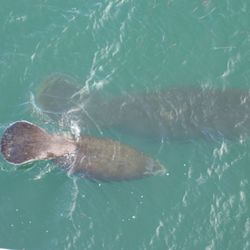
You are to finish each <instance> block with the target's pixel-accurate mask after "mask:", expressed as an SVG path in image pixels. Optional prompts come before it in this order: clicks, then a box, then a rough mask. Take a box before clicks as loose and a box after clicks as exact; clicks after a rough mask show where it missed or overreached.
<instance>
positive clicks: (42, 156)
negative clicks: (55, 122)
mask: <svg viewBox="0 0 250 250" xmlns="http://www.w3.org/2000/svg"><path fill="white" fill-rule="evenodd" d="M74 149H75V146H74V143H73V141H71V140H70V139H69V138H66V137H63V136H58V135H51V134H49V133H47V132H46V131H45V130H43V129H41V128H39V127H38V126H36V125H34V124H32V123H29V122H27V121H18V122H15V123H13V124H11V125H10V126H9V127H8V128H7V129H6V130H5V131H4V134H3V136H2V139H1V153H2V154H3V156H4V158H5V159H6V160H7V161H8V162H10V163H12V164H16V165H20V164H25V163H29V162H32V161H36V160H46V159H53V158H56V157H59V156H62V155H65V154H67V153H71V152H73V151H74Z"/></svg>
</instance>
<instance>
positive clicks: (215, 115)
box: [36, 75, 250, 141]
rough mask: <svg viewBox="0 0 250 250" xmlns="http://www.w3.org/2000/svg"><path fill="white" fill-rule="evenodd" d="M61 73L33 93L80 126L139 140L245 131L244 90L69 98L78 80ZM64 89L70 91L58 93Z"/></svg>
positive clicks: (249, 96) (248, 100)
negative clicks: (44, 88)
mask: <svg viewBox="0 0 250 250" xmlns="http://www.w3.org/2000/svg"><path fill="white" fill-rule="evenodd" d="M64 77H66V76H63V75H62V77H60V79H58V80H57V81H56V82H57V84H56V85H55V83H54V81H51V80H50V79H49V80H48V81H47V82H46V83H47V85H51V86H54V89H55V90H56V91H55V93H54V94H53V95H49V96H48V95H47V92H48V91H40V92H39V93H38V94H37V96H36V102H37V105H38V106H40V107H41V109H42V110H52V112H55V111H56V110H55V107H57V106H61V107H62V110H63V112H64V113H65V114H67V117H68V118H69V119H76V120H79V121H80V126H82V127H87V128H88V129H91V128H94V127H96V126H98V127H99V128H101V129H102V128H112V129H116V130H117V131H119V132H121V133H127V134H129V135H135V136H137V137H142V138H144V139H145V138H150V139H157V140H158V139H161V140H162V139H164V140H170V141H171V140H192V139H195V138H198V137H199V138H200V137H202V138H206V139H207V138H209V139H213V140H214V139H215V140H218V139H219V140H221V139H224V138H226V139H234V138H239V137H241V136H246V135H249V132H250V131H249V130H250V117H249V114H250V93H249V90H247V89H237V88H211V87H202V86H189V87H183V86H178V87H172V88H171V87H169V88H165V89H161V90H157V91H154V90H153V91H151V92H143V91H142V92H133V93H123V94H120V95H112V94H107V93H105V92H104V91H103V90H100V91H94V92H93V93H90V94H89V95H88V96H85V97H84V98H79V97H78V99H74V97H75V95H74V94H75V93H78V91H79V85H77V84H75V81H74V80H72V81H71V80H66V79H67V77H66V78H65V79H64ZM68 85H69V86H68ZM68 88H70V89H71V92H70V91H69V93H71V96H65V95H63V96H62V93H64V90H67V89H68ZM72 100H74V101H72ZM50 103H54V105H50ZM66 103H67V105H65V104H66ZM61 104H62V105H61ZM72 110H73V111H74V112H71V111H72Z"/></svg>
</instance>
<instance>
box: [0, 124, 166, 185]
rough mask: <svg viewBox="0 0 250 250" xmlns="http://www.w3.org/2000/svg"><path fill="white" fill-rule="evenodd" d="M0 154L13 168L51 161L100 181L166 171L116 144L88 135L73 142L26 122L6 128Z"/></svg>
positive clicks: (123, 145) (68, 138)
mask: <svg viewBox="0 0 250 250" xmlns="http://www.w3.org/2000/svg"><path fill="white" fill-rule="evenodd" d="M1 153H2V155H3V157H4V158H5V160H6V161H8V162H9V163H12V164H15V165H22V164H26V163H30V162H34V161H38V160H49V159H51V160H54V161H55V162H56V163H57V164H58V165H59V166H61V167H62V168H63V169H66V170H68V171H70V172H71V173H76V174H80V175H82V174H83V175H84V176H86V177H88V178H91V179H97V180H103V181H121V180H130V179H136V178H140V177H143V176H148V175H155V174H160V173H161V174H162V173H164V172H165V168H164V167H163V166H162V165H161V164H160V163H159V162H158V161H157V160H153V159H152V158H150V157H149V156H147V155H145V154H144V153H142V152H139V151H137V150H136V149H134V148H133V147H131V146H128V145H125V144H122V143H120V142H118V141H114V140H111V139H108V138H95V137H90V136H81V137H80V138H78V139H77V140H75V139H73V138H71V137H68V136H65V135H58V134H51V133H48V132H47V131H45V130H44V129H42V128H40V127H38V126H36V125H34V124H32V123H30V122H27V121H17V122H15V123H13V124H11V125H10V126H9V127H7V129H6V130H5V131H4V133H3V136H2V139H1Z"/></svg>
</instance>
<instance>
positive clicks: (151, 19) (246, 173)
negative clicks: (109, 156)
mask: <svg viewBox="0 0 250 250" xmlns="http://www.w3.org/2000/svg"><path fill="white" fill-rule="evenodd" d="M0 3H1V8H0V24H1V25H0V37H1V38H0V41H1V42H0V44H1V46H0V132H1V134H2V132H3V131H4V129H5V128H6V127H7V126H8V124H9V123H11V122H13V121H16V120H22V119H25V120H29V121H31V122H33V123H36V124H38V125H40V126H42V127H43V128H46V129H48V130H50V131H52V132H58V130H60V129H62V127H61V125H60V124H57V123H56V122H53V121H51V120H50V119H48V117H46V116H44V115H43V114H40V113H39V110H37V109H35V108H34V105H32V103H33V101H32V100H33V98H32V97H34V95H35V94H36V93H37V89H38V88H39V86H40V84H41V82H43V81H44V80H45V79H46V78H47V77H48V76H49V75H51V74H53V73H55V72H61V73H64V74H68V75H70V76H72V77H74V78H75V79H77V81H78V82H79V83H80V85H81V87H82V88H83V89H98V90H99V91H103V92H112V93H116V94H119V93H124V92H126V93H132V92H135V91H146V92H150V91H155V90H159V89H161V88H167V87H172V86H180V87H182V86H189V85H192V86H194V85H197V86H201V85H202V86H207V87H220V88H229V87H235V88H246V89H249V88H250V70H249V69H250V33H249V27H250V4H249V2H248V1H246V0H240V1H234V0H222V1H212V0H206V1H205V0H204V1H197V0H190V1H178V0H164V1H163V0H162V1H161V0H152V1H145V0H136V1H135V0H120V1H119V0H114V1H111V0H102V1H99V0H95V1H93V0H86V1H83V0H76V1H66V0H54V1H48V0H37V1H32V0H25V1H10V0H1V1H0ZM100 108H101V107H100ZM73 128H74V127H73ZM70 129H71V128H68V130H70ZM63 130H67V128H65V127H64V128H63ZM102 136H107V137H112V138H113V139H119V140H120V141H122V142H126V143H129V144H130V145H133V146H134V147H137V148H139V149H140V150H142V151H144V152H146V153H147V154H149V155H150V156H151V157H153V158H155V159H158V160H160V161H161V163H162V164H163V165H164V166H165V167H166V169H167V170H168V175H164V176H153V177H150V178H144V179H139V180H136V181H129V182H128V181H126V182H105V183H103V182H95V181H90V180H88V179H84V178H77V177H75V176H71V175H68V174H67V173H65V172H64V171H61V170H60V169H59V168H58V167H57V166H55V165H54V164H53V163H51V162H39V163H34V164H33V165H29V166H26V167H24V168H21V169H17V168H16V167H13V166H11V165H10V164H7V163H6V162H5V161H4V160H3V159H2V158H1V159H0V247H2V248H11V249H115V250H116V249H124V250H127V249H157V250H158V249H190V250H194V249H197V250H198V249H207V250H208V249H232V250H234V249H245V250H246V249H249V248H250V211H249V206H250V201H249V190H250V189H249V179H250V170H249V160H250V155H249V152H250V144H249V142H250V140H249V139H248V138H241V140H236V141H230V140H218V141H217V140H215V141H206V140H203V139H199V138H196V139H194V140H191V141H188V142H187V141H183V142H182V141H176V142H175V141H173V142H168V141H165V140H155V141H151V140H148V139H147V138H144V139H143V138H136V136H131V135H126V134H119V136H117V135H116V133H115V132H114V131H112V130H111V132H110V131H109V132H108V133H107V134H105V132H104V134H103V135H102Z"/></svg>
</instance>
